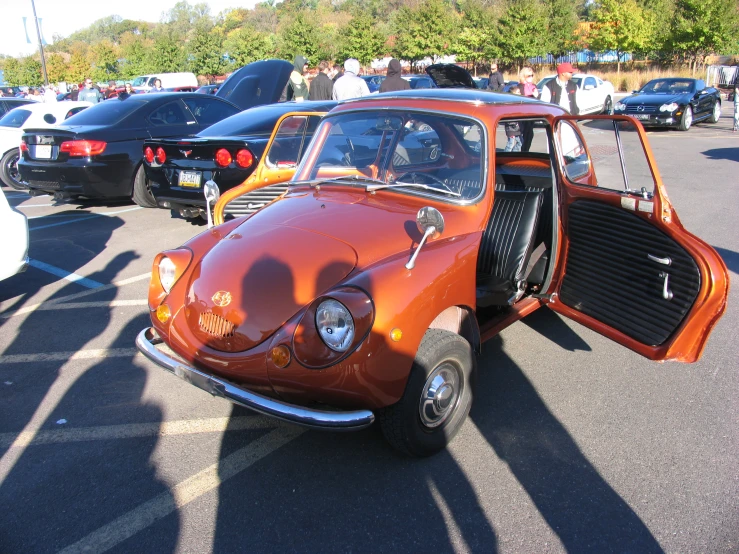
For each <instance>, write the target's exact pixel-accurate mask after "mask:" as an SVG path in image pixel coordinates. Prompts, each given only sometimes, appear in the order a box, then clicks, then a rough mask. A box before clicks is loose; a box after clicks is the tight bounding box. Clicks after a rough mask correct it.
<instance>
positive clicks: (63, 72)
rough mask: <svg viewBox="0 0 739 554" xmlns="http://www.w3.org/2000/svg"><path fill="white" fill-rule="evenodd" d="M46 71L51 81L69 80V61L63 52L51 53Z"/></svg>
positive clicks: (47, 60)
mask: <svg viewBox="0 0 739 554" xmlns="http://www.w3.org/2000/svg"><path fill="white" fill-rule="evenodd" d="M46 72H47V74H48V76H49V82H50V83H58V82H59V81H66V80H67V63H66V62H65V61H64V58H63V57H62V56H61V54H50V55H48V56H47V57H46Z"/></svg>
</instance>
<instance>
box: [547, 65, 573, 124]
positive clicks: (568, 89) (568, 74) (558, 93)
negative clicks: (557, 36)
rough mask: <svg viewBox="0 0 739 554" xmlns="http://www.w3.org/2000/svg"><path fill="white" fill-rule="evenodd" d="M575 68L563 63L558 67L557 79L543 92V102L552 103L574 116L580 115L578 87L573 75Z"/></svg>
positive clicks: (550, 82)
mask: <svg viewBox="0 0 739 554" xmlns="http://www.w3.org/2000/svg"><path fill="white" fill-rule="evenodd" d="M574 72H575V68H574V67H572V64H571V63H569V62H565V63H561V64H559V65H558V66H557V77H556V78H554V79H552V80H551V81H549V82H548V83H547V84H545V85H544V87H543V88H542V90H541V99H542V101H543V102H551V103H552V104H558V105H559V106H562V107H563V108H564V109H565V110H567V111H568V112H569V113H570V114H572V115H579V113H580V110H579V108H578V107H577V98H576V96H575V93H576V92H577V85H576V84H575V83H573V82H572V81H571V80H570V79H572V74H573V73H574Z"/></svg>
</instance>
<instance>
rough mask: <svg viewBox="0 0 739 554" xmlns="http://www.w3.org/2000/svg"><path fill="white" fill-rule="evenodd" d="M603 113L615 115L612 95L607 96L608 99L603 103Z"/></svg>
mask: <svg viewBox="0 0 739 554" xmlns="http://www.w3.org/2000/svg"><path fill="white" fill-rule="evenodd" d="M603 114H604V115H613V100H612V99H611V97H610V96H606V101H605V102H604V103H603Z"/></svg>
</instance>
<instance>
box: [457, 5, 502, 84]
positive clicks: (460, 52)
mask: <svg viewBox="0 0 739 554" xmlns="http://www.w3.org/2000/svg"><path fill="white" fill-rule="evenodd" d="M460 8H461V13H460V25H459V32H458V33H457V36H456V37H455V40H454V41H453V42H452V50H451V51H452V53H454V54H456V55H457V60H459V61H463V62H469V63H471V64H472V67H473V71H474V72H475V75H477V64H478V63H480V62H481V61H483V60H484V59H485V58H486V56H487V54H488V53H489V49H490V45H491V44H492V43H494V41H493V39H492V33H493V31H494V29H495V23H496V18H495V15H494V13H493V12H492V10H490V9H489V8H488V7H486V6H484V5H483V3H482V2H481V1H480V0H466V1H465V2H464V3H462V4H461V6H460ZM497 56H498V54H497V53H495V56H493V57H497Z"/></svg>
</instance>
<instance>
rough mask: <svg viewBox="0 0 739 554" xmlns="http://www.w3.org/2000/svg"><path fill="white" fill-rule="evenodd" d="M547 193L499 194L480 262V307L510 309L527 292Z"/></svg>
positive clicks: (481, 250)
mask: <svg viewBox="0 0 739 554" xmlns="http://www.w3.org/2000/svg"><path fill="white" fill-rule="evenodd" d="M543 196H544V193H543V192H541V191H537V192H534V191H496V192H495V201H494V205H493V213H492V215H491V216H490V219H489V220H488V224H487V227H486V229H485V232H484V233H483V235H482V241H481V244H480V253H479V256H478V259H477V306H478V307H480V308H484V307H488V306H510V305H512V304H514V303H515V302H516V301H518V300H519V299H520V298H521V296H523V293H524V292H525V291H526V286H527V282H526V276H527V271H528V270H530V268H529V259H530V258H531V253H532V251H533V249H534V244H535V240H536V234H537V233H536V232H537V224H538V222H539V214H540V212H541V205H542V200H543Z"/></svg>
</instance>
